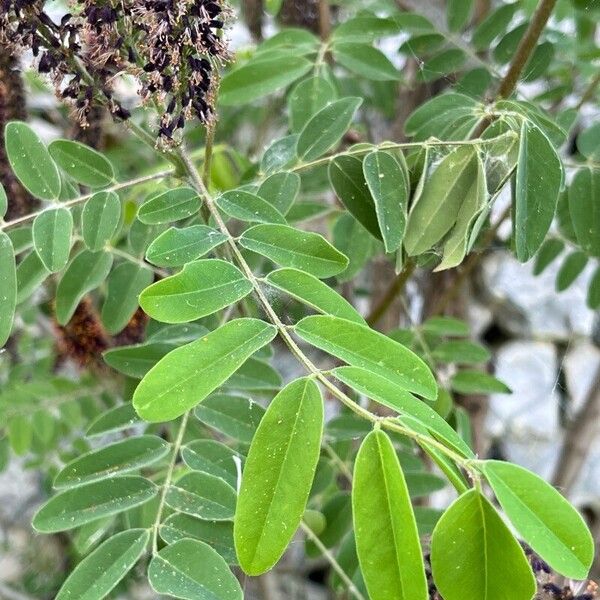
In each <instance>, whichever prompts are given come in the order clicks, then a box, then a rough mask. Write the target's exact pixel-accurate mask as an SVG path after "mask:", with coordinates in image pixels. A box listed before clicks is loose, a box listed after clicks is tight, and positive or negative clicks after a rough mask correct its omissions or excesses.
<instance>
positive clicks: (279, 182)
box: [257, 171, 301, 215]
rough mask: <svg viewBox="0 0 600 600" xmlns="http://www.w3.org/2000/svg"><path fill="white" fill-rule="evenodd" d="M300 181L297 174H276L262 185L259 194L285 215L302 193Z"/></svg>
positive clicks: (288, 172) (287, 172)
mask: <svg viewBox="0 0 600 600" xmlns="http://www.w3.org/2000/svg"><path fill="white" fill-rule="evenodd" d="M300 181H301V180H300V175H298V174H297V173H292V172H290V171H286V172H283V173H275V174H273V175H271V176H270V177H267V179H265V180H264V181H263V182H262V183H261V185H260V187H259V188H258V192H257V194H258V195H259V196H260V197H261V198H264V199H265V200H266V201H267V202H268V203H269V204H271V205H272V206H274V207H275V208H276V209H277V210H278V211H279V212H280V213H281V214H282V215H285V214H287V212H288V211H289V210H290V208H291V207H292V204H294V202H295V200H296V198H297V196H298V192H300Z"/></svg>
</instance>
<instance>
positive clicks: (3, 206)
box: [0, 183, 8, 219]
mask: <svg viewBox="0 0 600 600" xmlns="http://www.w3.org/2000/svg"><path fill="white" fill-rule="evenodd" d="M7 210H8V198H7V197H6V190H5V189H4V186H3V185H2V184H1V183H0V219H3V218H4V216H5V215H6V211H7Z"/></svg>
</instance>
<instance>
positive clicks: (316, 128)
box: [296, 98, 362, 162]
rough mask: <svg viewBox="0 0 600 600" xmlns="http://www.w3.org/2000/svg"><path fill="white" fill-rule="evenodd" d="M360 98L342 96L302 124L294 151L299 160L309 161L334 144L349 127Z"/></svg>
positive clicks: (359, 103) (360, 100)
mask: <svg viewBox="0 0 600 600" xmlns="http://www.w3.org/2000/svg"><path fill="white" fill-rule="evenodd" d="M361 104H362V98H342V99H341V100H335V101H334V102H331V103H330V104H328V105H327V106H325V107H324V108H322V109H321V110H320V111H319V112H318V113H317V114H316V115H315V116H314V117H312V118H311V119H310V120H309V121H308V122H307V123H306V125H305V126H304V128H303V129H302V131H301V132H300V135H299V136H298V145H297V147H296V151H297V154H298V157H299V158H300V160H302V161H304V162H310V161H312V160H315V159H317V158H319V157H320V156H322V155H323V154H325V152H327V150H330V149H331V148H333V147H334V146H336V145H337V144H338V143H339V141H340V140H341V139H342V138H343V137H344V134H345V133H346V131H347V130H348V127H350V124H351V123H352V121H353V119H354V115H355V114H356V111H357V110H358V108H359V107H360V105H361Z"/></svg>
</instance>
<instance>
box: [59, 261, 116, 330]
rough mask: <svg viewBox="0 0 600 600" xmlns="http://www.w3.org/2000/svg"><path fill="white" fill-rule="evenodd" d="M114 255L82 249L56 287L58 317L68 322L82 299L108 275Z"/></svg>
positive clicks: (61, 320)
mask: <svg viewBox="0 0 600 600" xmlns="http://www.w3.org/2000/svg"><path fill="white" fill-rule="evenodd" d="M112 262H113V257H112V255H111V254H109V253H108V252H90V251H89V250H83V251H81V252H80V253H79V254H78V255H77V256H76V257H75V258H74V259H73V260H72V261H71V262H70V263H69V266H68V267H67V269H66V271H65V273H64V275H63V276H62V279H61V280H60V282H59V283H58V287H57V288H56V318H57V320H58V322H59V323H60V324H61V325H65V324H66V323H68V322H69V321H70V319H71V317H72V316H73V313H74V312H75V309H76V308H77V305H78V304H79V302H80V301H81V299H82V298H83V297H84V296H85V294H87V293H88V292H91V291H92V290H93V289H95V288H97V287H98V286H99V285H100V284H101V283H102V282H103V281H104V280H105V279H106V277H107V275H108V273H109V272H110V268H111V266H112Z"/></svg>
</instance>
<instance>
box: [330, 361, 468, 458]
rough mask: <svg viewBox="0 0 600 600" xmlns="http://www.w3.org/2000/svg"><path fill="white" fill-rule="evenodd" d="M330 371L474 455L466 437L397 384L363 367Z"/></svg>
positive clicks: (437, 435)
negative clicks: (463, 437) (466, 441)
mask: <svg viewBox="0 0 600 600" xmlns="http://www.w3.org/2000/svg"><path fill="white" fill-rule="evenodd" d="M331 374H332V375H333V376H334V377H335V378H336V379H338V380H339V381H341V382H342V383H345V384H346V385H349V386H350V387H351V388H353V389H354V390H356V391H357V392H359V393H361V394H365V395H366V396H367V397H369V398H371V399H372V400H375V402H379V403H380V404H383V405H384V406H387V407H388V408H391V409H392V410H395V411H397V412H399V413H400V414H403V415H408V416H410V417H412V418H414V419H416V420H417V421H419V422H420V423H421V424H422V425H423V427H425V428H426V430H427V431H429V432H431V433H432V434H433V435H434V436H435V437H437V438H439V439H440V440H443V441H444V442H445V443H446V444H447V445H448V446H449V447H451V448H453V449H454V450H456V451H457V452H458V453H460V454H462V455H463V456H466V457H469V458H472V457H473V456H474V455H473V452H472V450H471V449H470V448H469V446H467V444H465V442H464V440H463V439H462V438H461V437H460V436H459V435H458V434H457V433H456V431H454V429H452V427H450V425H449V424H448V423H447V422H446V421H445V420H444V419H443V418H442V417H441V416H440V415H439V414H438V413H437V412H436V411H435V410H434V409H433V408H431V407H430V406H428V405H427V404H425V402H421V401H420V400H418V399H417V398H415V397H414V396H412V394H409V393H408V392H406V390H404V389H402V388H400V387H399V386H397V385H396V384H395V383H392V382H390V381H389V380H387V379H385V378H384V377H381V376H380V375H375V374H374V373H370V372H369V371H367V370H366V369H362V368H360V367H337V368H335V369H333V370H332V371H331Z"/></svg>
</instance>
